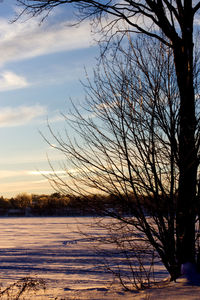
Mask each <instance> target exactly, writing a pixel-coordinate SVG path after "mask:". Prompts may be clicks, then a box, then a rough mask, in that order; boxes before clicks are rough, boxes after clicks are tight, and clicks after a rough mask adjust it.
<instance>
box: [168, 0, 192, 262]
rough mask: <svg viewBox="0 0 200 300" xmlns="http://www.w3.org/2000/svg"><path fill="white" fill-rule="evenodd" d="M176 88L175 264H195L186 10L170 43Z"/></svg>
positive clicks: (189, 35) (189, 41) (189, 27)
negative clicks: (179, 31) (177, 36)
mask: <svg viewBox="0 0 200 300" xmlns="http://www.w3.org/2000/svg"><path fill="white" fill-rule="evenodd" d="M189 2H190V1H189ZM174 61H175V66H176V73H177V81H178V86H179V91H180V114H179V117H180V119H179V122H180V123H179V170H180V176H179V191H178V200H177V201H178V203H177V217H176V234H177V260H178V265H181V264H183V263H185V262H191V263H195V218H196V213H195V210H196V209H195V199H196V180H197V178H196V176H197V151H196V147H195V130H196V117H195V95H194V86H193V15H192V12H191V14H189V12H188V11H187V20H186V18H185V20H184V28H182V39H181V40H179V42H178V43H177V44H176V45H174Z"/></svg>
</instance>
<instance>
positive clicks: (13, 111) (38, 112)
mask: <svg viewBox="0 0 200 300" xmlns="http://www.w3.org/2000/svg"><path fill="white" fill-rule="evenodd" d="M46 114H47V109H46V107H44V106H41V105H34V106H19V107H14V108H13V107H3V108H0V128H1V127H13V126H21V125H25V124H27V123H30V122H31V121H32V120H33V119H37V118H38V117H41V116H44V115H46Z"/></svg>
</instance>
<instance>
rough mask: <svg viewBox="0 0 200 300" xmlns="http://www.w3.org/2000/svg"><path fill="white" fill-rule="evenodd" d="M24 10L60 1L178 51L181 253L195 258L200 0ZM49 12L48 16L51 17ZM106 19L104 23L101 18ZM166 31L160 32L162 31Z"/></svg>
mask: <svg viewBox="0 0 200 300" xmlns="http://www.w3.org/2000/svg"><path fill="white" fill-rule="evenodd" d="M17 2H18V4H19V5H21V6H22V7H23V11H22V14H23V13H28V14H31V16H36V15H39V14H41V13H45V14H46V15H48V13H49V12H50V11H51V10H52V9H53V8H54V7H56V6H58V5H61V4H63V5H64V4H73V5H74V6H75V7H76V8H77V9H78V11H79V15H80V17H81V19H84V18H87V17H89V18H93V20H97V21H99V23H101V22H102V20H103V18H104V17H106V16H107V15H109V16H111V19H110V20H109V19H108V23H107V26H106V28H107V30H108V32H110V31H112V29H115V28H116V26H117V23H118V24H119V22H120V21H123V22H124V23H126V24H127V25H128V29H127V28H126V29H125V30H129V31H130V32H134V33H144V34H146V35H147V36H149V37H151V38H155V39H157V40H159V41H160V42H161V43H162V44H163V45H166V46H168V47H169V48H170V49H172V51H173V62H174V65H175V71H176V77H177V83H178V88H179V93H180V106H179V126H178V127H179V129H178V133H177V134H178V140H179V147H178V153H179V154H178V162H177V163H178V167H179V171H180V172H179V180H178V182H179V183H178V202H177V218H176V231H177V241H178V243H177V251H178V253H179V255H178V257H179V263H185V262H191V263H195V262H196V251H195V218H196V187H197V168H198V161H199V157H198V151H199V143H200V142H199V140H200V139H199V136H198V137H197V139H196V136H195V134H196V132H197V131H196V130H197V128H198V127H199V125H198V123H197V119H196V115H195V101H196V100H195V89H194V69H193V65H194V40H193V31H194V22H195V18H198V11H199V9H200V1H192V0H143V1H140V0H135V1H133V0H124V1H123V2H121V1H114V0H108V1H99V0H17ZM46 15H45V16H46ZM102 23H103V22H102ZM160 32H161V34H160Z"/></svg>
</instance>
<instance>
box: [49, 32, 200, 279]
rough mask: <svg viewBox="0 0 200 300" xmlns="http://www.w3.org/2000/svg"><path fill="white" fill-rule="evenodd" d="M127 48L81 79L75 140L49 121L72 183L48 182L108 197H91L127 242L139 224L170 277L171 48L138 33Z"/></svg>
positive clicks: (174, 241) (174, 190) (174, 244)
mask: <svg viewBox="0 0 200 300" xmlns="http://www.w3.org/2000/svg"><path fill="white" fill-rule="evenodd" d="M129 46H130V49H129V50H124V49H122V48H120V49H118V51H120V53H121V54H122V55H121V56H120V55H117V56H115V58H114V60H113V59H112V60H111V61H109V59H106V57H105V56H104V58H103V60H102V63H103V66H101V68H100V70H97V71H95V74H94V78H95V79H94V82H93V83H92V82H90V81H88V83H87V84H86V85H85V88H86V92H87V98H86V103H85V104H82V105H83V106H84V108H85V112H84V113H83V114H81V113H80V111H79V108H76V107H74V113H73V112H71V114H72V116H73V117H72V121H71V122H70V121H69V118H67V121H69V123H70V125H71V126H72V129H73V130H75V133H76V135H77V134H78V137H79V138H78V139H77V140H74V138H73V136H71V138H70V137H69V136H61V135H59V134H57V133H54V131H53V130H52V128H51V127H50V126H49V130H50V132H51V134H52V136H53V137H54V139H55V140H54V141H53V142H52V144H56V145H57V147H55V148H57V149H58V150H60V151H61V152H62V153H63V154H64V156H65V157H66V158H67V160H66V163H65V165H64V169H65V170H66V172H67V173H68V174H69V176H70V178H71V179H72V182H73V184H72V182H71V181H68V180H65V178H60V177H59V176H56V174H54V175H53V176H52V177H51V178H50V180H51V182H52V184H53V185H54V187H55V188H56V189H57V190H58V191H62V193H72V192H73V191H74V192H75V193H78V194H80V195H81V196H82V197H83V195H84V194H85V195H86V197H87V196H88V193H89V191H91V193H94V192H95V191H102V192H103V193H107V194H108V195H113V200H112V205H113V209H111V206H110V205H109V207H107V206H106V204H105V206H102V207H98V205H97V204H96V203H94V209H95V210H96V211H97V212H98V210H99V212H100V214H102V213H103V214H104V215H109V216H111V217H114V218H116V219H117V220H119V222H122V224H123V225H121V228H125V227H126V225H128V226H129V227H128V228H129V229H128V231H130V232H131V234H130V236H131V239H133V240H134V232H136V233H137V234H138V230H139V232H140V233H141V236H142V237H144V236H145V238H143V241H144V240H145V242H147V243H149V244H151V246H153V248H154V249H155V250H156V251H157V253H158V254H159V256H160V257H161V259H162V261H163V263H164V265H165V267H166V268H167V270H168V271H169V273H170V275H171V278H172V279H174V278H176V277H177V276H179V275H180V269H181V263H182V261H181V259H182V253H181V257H180V252H179V251H180V250H179V248H178V246H179V235H178V234H179V232H177V230H176V227H177V224H176V223H177V215H178V214H179V211H178V209H177V206H178V194H179V177H180V168H179V160H180V157H179V145H180V140H179V126H180V123H179V109H180V105H181V100H180V93H179V89H178V85H177V80H176V72H175V66H174V63H173V53H172V49H171V48H169V47H168V46H165V45H164V46H163V45H162V44H161V43H160V42H159V41H156V40H154V41H153V40H152V39H149V38H146V39H145V38H144V37H141V38H140V39H138V40H137V41H136V40H134V42H132V41H131V39H129ZM118 54H119V53H118ZM102 68H103V69H102ZM196 91H197V90H196ZM195 104H196V106H197V105H198V104H199V101H196V103H195ZM84 115H86V117H84ZM87 115H89V117H87ZM90 116H91V117H90ZM197 118H198V115H197ZM73 130H72V131H70V133H71V134H73V133H72V132H73ZM196 134H197V135H198V133H197V132H196ZM44 138H45V137H44ZM47 142H48V140H47ZM52 168H53V166H52ZM70 170H72V171H70ZM82 199H84V197H83V198H82ZM197 211H198V210H197V209H196V213H197ZM149 215H151V217H152V218H149V217H148V216H149ZM127 216H129V217H127ZM130 227H131V228H132V229H131V230H130ZM194 234H195V233H194ZM196 237H198V235H196ZM136 239H138V236H136ZM197 240H198V238H197ZM197 240H196V241H197ZM196 246H197V244H196ZM195 249H196V248H195ZM194 251H195V259H196V256H197V251H196V250H194Z"/></svg>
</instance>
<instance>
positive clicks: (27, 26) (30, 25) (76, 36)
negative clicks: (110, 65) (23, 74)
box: [0, 18, 92, 66]
mask: <svg viewBox="0 0 200 300" xmlns="http://www.w3.org/2000/svg"><path fill="white" fill-rule="evenodd" d="M0 28H1V32H0V40H1V47H0V65H1V66H2V65H4V64H5V63H8V62H11V61H18V60H24V59H27V58H32V57H36V56H40V55H46V54H50V53H56V52H60V51H68V50H74V49H81V48H87V47H89V46H90V44H91V41H92V37H91V33H90V24H89V22H85V23H82V25H81V26H80V27H79V28H76V27H70V26H69V23H68V22H60V23H57V24H54V25H49V24H48V22H45V23H42V25H40V26H39V25H38V20H37V18H33V19H31V20H29V21H28V22H23V23H19V22H17V23H14V24H10V23H8V21H7V20H6V19H4V18H0Z"/></svg>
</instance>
